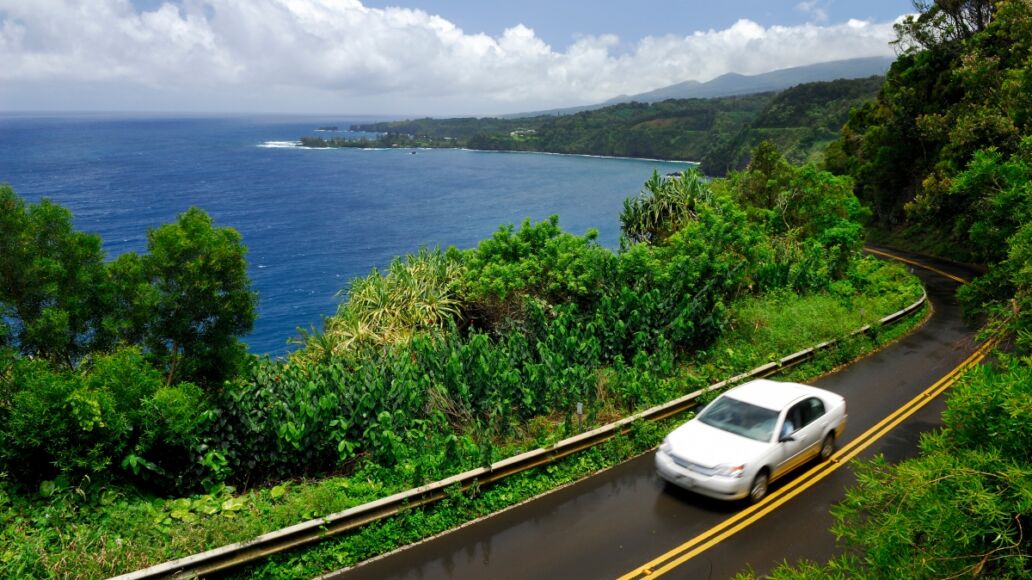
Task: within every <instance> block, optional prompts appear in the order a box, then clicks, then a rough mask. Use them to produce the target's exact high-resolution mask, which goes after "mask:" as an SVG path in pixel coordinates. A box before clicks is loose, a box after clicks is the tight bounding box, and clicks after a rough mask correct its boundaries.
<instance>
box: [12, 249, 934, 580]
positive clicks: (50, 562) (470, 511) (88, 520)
mask: <svg viewBox="0 0 1032 580" xmlns="http://www.w3.org/2000/svg"><path fill="white" fill-rule="evenodd" d="M867 264H868V267H870V268H873V269H875V270H876V271H877V274H875V275H874V276H873V277H872V279H873V280H876V281H875V282H874V284H873V286H872V288H871V292H870V293H869V296H868V297H866V298H860V297H859V296H856V297H854V300H861V301H859V302H854V303H852V304H848V303H845V302H843V301H842V300H840V299H839V298H838V297H837V296H835V295H833V294H829V293H821V294H814V295H811V296H808V297H803V298H800V297H796V296H793V295H792V294H790V293H778V294H775V295H771V296H769V297H753V298H749V299H746V300H744V301H742V303H741V304H740V305H738V306H735V307H733V308H732V312H731V317H732V320H733V325H732V327H731V328H730V329H729V331H728V333H727V334H726V335H725V336H724V337H723V338H721V340H720V341H719V342H718V343H715V344H714V345H713V346H712V347H711V348H709V349H707V351H706V352H703V353H699V354H698V355H697V356H696V357H694V358H693V360H692V362H691V363H690V364H687V365H685V366H683V367H681V368H680V369H677V370H675V374H674V375H672V376H670V377H667V378H665V379H663V380H664V381H665V382H668V383H670V384H671V385H672V387H671V388H678V389H679V388H680V387H679V386H678V384H679V383H681V382H685V383H687V384H690V385H694V386H701V385H702V384H704V383H710V382H714V381H716V380H719V379H723V378H726V377H727V376H729V375H731V374H734V373H736V372H740V371H743V370H747V369H749V368H753V367H755V366H757V365H759V364H762V363H766V362H769V361H770V360H772V359H774V358H777V357H780V356H781V355H783V354H786V353H788V352H794V351H796V350H799V349H800V348H802V347H805V346H810V345H812V344H814V343H816V342H820V341H823V340H827V339H830V338H835V337H839V336H842V335H844V334H846V333H848V332H850V331H852V330H854V329H856V328H858V327H859V326H861V325H863V324H865V323H869V322H871V320H872V319H874V318H876V317H878V316H881V315H883V314H885V313H887V311H888V310H893V309H895V308H897V307H898V305H899V304H900V302H901V301H904V302H910V301H912V300H913V298H914V297H915V293H917V294H919V293H920V285H919V283H918V282H917V281H916V280H915V279H914V278H912V277H910V276H908V275H907V274H906V273H905V271H904V270H903V269H902V268H899V267H896V266H891V265H884V264H882V263H879V262H874V261H870V262H868V263H867ZM861 310H865V311H866V312H867V313H868V314H867V315H866V316H861V315H860V312H861ZM919 320H920V317H915V318H913V319H911V320H910V321H908V322H907V323H904V324H901V325H899V326H897V327H893V328H892V329H890V330H887V331H885V332H883V333H879V334H878V335H877V337H876V339H875V340H873V341H872V340H868V339H866V338H861V339H857V340H855V341H848V342H846V343H844V344H843V345H841V347H839V348H837V349H834V350H832V351H829V352H826V353H825V354H824V355H822V356H821V357H820V358H818V359H816V360H814V361H812V362H810V363H807V364H806V365H803V366H802V367H800V368H798V369H793V370H792V373H793V374H792V375H791V378H792V379H793V380H805V379H807V378H811V377H813V376H816V375H818V374H821V373H823V372H826V371H827V370H829V369H831V368H834V367H836V366H839V365H841V364H843V363H844V362H847V361H849V360H852V359H853V358H855V357H857V356H859V355H860V354H862V353H863V352H865V351H868V350H870V349H871V348H877V346H878V345H881V344H885V343H887V342H889V341H891V340H893V339H894V338H895V337H896V336H897V335H898V334H900V333H904V332H907V331H908V329H909V328H911V327H912V326H913V325H916V324H917V323H918V322H919ZM767 341H770V342H767ZM607 376H610V375H607ZM694 386H693V387H692V388H694ZM605 418H606V417H604V416H601V415H600V417H599V421H602V420H605ZM685 419H686V417H684V416H682V417H677V418H673V419H669V420H667V421H666V422H662V423H659V424H655V425H654V424H649V423H642V424H637V425H635V428H634V429H633V430H632V432H631V434H630V435H629V436H628V437H622V438H618V439H616V440H614V441H611V442H609V443H607V444H605V445H603V446H601V447H599V448H594V449H592V450H590V451H587V452H585V453H582V454H578V455H576V456H573V457H571V458H568V459H566V460H564V461H562V462H559V463H556V464H553V465H549V466H547V467H542V468H537V469H534V470H531V471H528V472H525V473H523V474H520V475H517V476H515V477H513V478H510V479H507V480H504V481H503V482H502V483H500V484H498V485H495V486H492V487H490V488H486V489H484V488H481V489H476V490H471V491H469V492H467V493H457V492H456V493H455V494H454V495H453V496H452V497H451V498H450V499H448V500H446V501H444V502H442V503H441V504H438V505H435V506H432V507H428V508H419V509H414V510H411V511H407V512H404V513H403V514H401V515H399V516H397V517H394V518H391V519H389V520H384V521H382V522H378V523H375V524H372V525H370V526H366V527H363V528H361V529H360V530H357V531H356V532H354V533H352V534H347V535H344V536H342V537H340V538H336V539H333V540H330V541H327V542H324V543H322V544H319V545H318V546H316V547H313V548H311V549H308V550H305V551H303V552H297V553H290V554H283V555H279V556H275V557H273V558H270V559H269V560H268V562H266V563H262V564H259V565H258V566H257V567H255V568H253V569H249V570H246V571H243V572H241V575H242V576H245V577H264V578H295V577H311V576H314V575H317V574H320V573H323V572H326V571H329V570H333V569H336V568H339V567H342V566H346V565H349V564H353V563H356V562H359V561H361V560H363V559H365V558H368V557H372V556H375V555H378V554H382V553H384V552H386V551H389V550H391V549H393V548H396V547H399V546H402V545H405V544H407V543H411V542H414V541H418V540H419V539H422V538H425V537H428V536H430V535H433V534H435V533H439V532H442V531H445V530H447V529H449V528H451V527H454V526H456V525H459V524H461V523H464V522H467V521H469V520H471V519H473V518H476V517H480V516H483V515H486V514H488V513H491V512H493V511H497V510H499V509H502V508H505V507H508V506H511V505H515V504H517V503H519V502H521V501H524V500H526V499H529V498H531V497H534V496H536V495H539V494H541V493H544V492H546V491H548V490H550V489H553V488H554V487H556V486H559V485H563V484H565V483H569V482H571V481H575V480H577V479H580V478H582V477H586V476H589V475H591V474H592V473H595V472H596V471H597V470H599V469H603V468H605V467H609V466H612V465H615V464H617V463H619V462H621V461H624V460H626V459H628V458H630V457H633V456H634V455H636V454H638V453H641V452H643V451H645V450H647V449H650V448H651V447H653V446H655V445H656V444H657V443H658V442H659V440H660V439H661V438H662V437H663V436H664V435H665V434H666V433H667V432H668V431H669V430H670V429H671V428H672V427H673V425H675V424H676V423H678V422H680V421H684V420H685ZM585 428H587V427H585ZM567 429H570V430H569V431H568V430H567ZM575 429H576V428H575V426H574V425H573V424H569V425H564V424H563V423H561V422H560V421H559V420H558V418H542V419H539V420H534V421H531V422H529V423H528V424H527V425H525V426H521V428H520V430H521V433H520V434H519V435H518V436H515V437H513V438H512V439H509V440H505V441H502V442H500V443H499V448H498V449H497V453H498V455H499V456H509V455H514V454H516V453H519V452H521V451H524V450H526V449H527V448H528V447H535V446H541V445H547V444H550V443H554V442H555V441H558V440H559V439H561V438H563V437H565V436H568V435H570V434H572V433H574V432H575ZM435 460H436V459H435V458H432V457H431V458H426V459H425V460H424V461H425V462H426V463H427V464H429V463H432V462H433V461H435ZM417 469H418V467H415V468H414V467H413V466H412V465H411V464H409V465H405V464H397V465H395V466H393V467H390V468H387V467H383V466H379V465H377V464H375V463H372V462H365V463H362V464H361V465H359V466H358V467H357V468H356V469H355V471H354V472H353V473H351V474H350V475H348V476H344V477H329V478H322V479H297V480H291V481H287V482H283V483H280V484H279V485H276V486H271V487H256V488H252V489H250V490H248V491H246V492H243V493H239V494H238V493H236V490H235V489H234V488H233V487H230V486H215V487H213V488H211V489H210V491H209V492H207V493H203V494H197V495H192V496H190V497H184V498H175V499H173V498H170V499H156V498H146V497H137V496H136V495H135V494H133V493H132V492H131V491H129V490H126V489H118V488H110V487H102V486H97V485H94V484H93V483H92V482H88V481H82V482H78V484H77V485H75V484H71V483H69V481H68V480H67V479H64V478H59V479H58V480H57V481H54V482H52V483H50V484H47V485H46V486H44V487H42V488H41V489H40V492H39V497H31V496H23V495H7V496H3V497H2V498H0V506H2V507H0V514H2V515H3V519H4V521H6V522H9V524H8V525H7V527H6V528H5V537H6V538H7V540H6V543H7V545H8V546H9V548H10V551H9V553H8V555H6V556H5V560H4V561H5V567H4V568H3V570H4V573H5V574H7V575H13V576H23V577H24V576H36V577H54V576H66V575H80V576H87V577H103V576H110V575H112V574H116V573H120V572H124V571H127V570H133V569H139V568H142V567H145V566H147V565H151V564H154V563H157V562H161V561H165V560H169V559H172V558H176V557H180V556H182V555H184V554H188V553H195V552H198V551H200V550H203V549H208V548H212V547H216V546H221V545H225V544H228V543H232V542H236V541H242V540H247V539H250V538H253V537H255V536H257V535H260V534H262V533H266V532H269V531H273V530H276V529H279V528H282V527H285V526H288V525H292V524H295V523H298V522H300V521H304V520H308V519H312V518H316V517H319V516H321V515H326V514H330V513H335V512H338V511H341V510H344V509H347V508H350V507H354V506H356V505H360V504H362V503H365V502H368V501H372V500H374V499H377V498H380V497H384V496H386V495H389V494H392V493H395V492H398V491H402V490H405V489H407V488H408V487H409V486H410V484H411V475H412V472H413V471H415V470H417ZM80 492H81V493H82V494H83V495H80ZM41 522H46V525H42V524H41Z"/></svg>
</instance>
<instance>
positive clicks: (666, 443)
mask: <svg viewBox="0 0 1032 580" xmlns="http://www.w3.org/2000/svg"><path fill="white" fill-rule="evenodd" d="M673 448H674V446H673V445H671V444H670V440H669V439H663V442H662V443H660V444H659V450H660V451H662V452H663V453H666V454H667V455H670V452H671V451H672V450H673Z"/></svg>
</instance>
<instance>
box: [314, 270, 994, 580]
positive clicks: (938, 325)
mask: <svg viewBox="0 0 1032 580" xmlns="http://www.w3.org/2000/svg"><path fill="white" fill-rule="evenodd" d="M894 252H895V250H894ZM898 253H899V254H900V255H903V256H906V254H905V253H901V252H898ZM912 259H914V260H920V261H921V262H924V263H927V264H931V265H933V266H934V267H936V268H938V269H940V270H942V271H945V272H950V273H953V274H955V275H958V276H963V277H966V278H967V277H970V276H971V272H968V271H964V270H962V269H961V268H960V267H958V266H955V265H951V264H944V263H940V262H936V261H934V260H930V259H928V258H923V257H921V258H916V257H912ZM915 274H917V275H918V276H919V277H920V278H921V279H922V281H923V282H924V283H925V286H926V288H927V291H928V297H929V299H930V301H931V303H932V307H933V314H932V316H931V318H930V319H929V320H928V322H927V323H926V324H925V325H924V326H922V327H921V328H920V329H918V330H917V331H915V332H914V333H912V334H910V335H909V336H907V337H906V338H904V339H903V340H901V341H899V342H897V343H895V344H893V345H892V346H890V347H888V348H886V349H885V350H883V351H881V352H879V353H876V354H874V355H872V356H870V357H867V358H865V359H863V360H861V361H859V362H857V363H855V364H853V365H850V366H849V367H847V368H845V369H843V370H842V371H840V372H837V373H835V374H833V375H829V376H826V377H824V378H821V379H819V380H817V381H814V384H815V385H817V386H820V387H822V388H825V389H828V390H831V391H834V392H837V393H840V394H842V395H843V396H844V397H845V398H846V400H847V402H848V405H849V422H848V425H847V427H846V432H845V433H844V434H843V436H842V438H841V440H840V441H839V447H840V448H842V447H847V446H849V445H850V442H851V440H854V439H856V438H857V437H858V436H860V435H861V434H862V433H865V432H866V431H867V430H868V429H869V428H871V427H872V426H875V425H876V424H878V423H879V422H880V421H882V420H883V419H884V418H886V417H888V416H889V415H890V414H892V413H893V412H895V411H896V410H897V409H900V408H901V407H902V406H904V405H905V404H906V403H907V402H908V401H910V400H911V399H913V398H914V397H915V396H917V395H919V394H921V393H922V392H923V391H925V390H926V389H928V388H929V387H931V386H933V385H934V384H936V382H937V381H939V380H940V379H941V378H942V377H943V376H944V375H947V374H948V373H950V371H951V370H953V369H954V368H955V367H957V366H958V365H959V364H961V363H962V362H963V361H964V360H965V359H968V358H969V356H970V355H971V354H972V353H973V352H974V351H975V349H976V348H977V344H976V343H975V338H974V329H973V328H971V327H969V326H968V325H966V324H965V323H964V321H963V320H962V318H961V312H960V308H959V306H958V305H957V304H956V301H955V300H954V298H953V295H954V291H955V290H956V288H957V282H955V281H953V280H950V279H947V278H946V277H944V276H942V275H940V274H936V273H932V272H929V271H925V270H921V269H915ZM943 406H944V405H943V397H942V396H941V395H939V396H936V397H935V398H934V399H933V400H931V401H930V403H929V404H927V405H926V406H924V407H923V408H921V409H920V410H919V411H917V412H916V413H913V414H912V415H909V416H907V418H906V419H905V420H904V421H903V422H902V423H900V424H899V425H898V426H896V427H895V428H893V429H891V430H889V431H888V432H887V433H886V434H885V436H883V437H881V438H879V439H877V440H876V441H874V442H873V443H872V444H871V445H870V446H869V447H867V448H865V449H864V450H863V451H862V452H861V453H860V455H859V456H860V457H861V458H863V457H870V456H872V455H874V454H877V453H884V454H885V456H886V458H887V459H889V461H898V460H900V459H902V458H905V457H910V456H913V455H916V453H917V441H918V437H919V436H920V434H921V433H922V432H925V431H928V430H930V429H933V428H935V427H937V426H938V425H939V424H940V415H941V413H942V410H943ZM858 442H859V441H857V443H858ZM843 451H845V450H843ZM819 469H821V468H815V469H814V470H813V471H808V470H800V471H798V472H797V473H796V474H794V475H792V476H788V477H787V478H783V479H782V480H779V481H778V482H776V483H775V484H774V485H773V486H772V487H771V496H770V497H768V500H773V499H775V497H774V496H776V495H777V492H778V490H779V489H780V488H782V487H785V488H795V487H806V489H805V492H804V493H801V494H800V495H798V496H797V497H793V498H792V499H789V500H788V501H786V502H785V503H784V504H783V505H780V506H779V507H776V508H773V509H771V510H769V513H766V514H760V515H757V516H753V517H752V518H749V519H748V520H747V521H748V525H746V526H745V527H744V528H743V529H741V530H740V531H738V532H737V533H734V534H733V535H730V536H729V537H727V538H724V539H722V540H721V541H719V542H718V543H715V545H713V546H712V547H708V548H707V547H706V546H702V547H701V548H698V549H697V550H695V552H698V553H697V554H694V552H693V553H689V552H688V551H687V549H681V550H680V551H678V550H679V547H682V546H684V545H685V544H686V542H690V541H691V540H692V539H693V538H698V537H699V536H700V534H705V533H706V532H707V531H709V530H711V529H712V528H714V526H720V525H722V524H723V525H727V523H728V521H733V520H734V519H736V517H738V518H741V517H743V515H744V514H742V513H740V512H742V511H743V505H742V504H725V503H722V502H718V501H713V500H707V499H705V498H702V497H700V496H696V495H693V494H691V493H689V492H683V491H681V490H679V489H677V488H672V487H667V486H665V485H664V484H663V482H662V481H661V480H659V478H658V477H657V476H656V474H655V470H654V468H653V457H652V453H648V454H646V455H644V456H641V457H638V458H636V459H634V460H631V461H629V462H627V463H624V464H621V465H619V466H617V467H615V468H613V469H610V470H608V471H605V472H603V473H601V474H599V475H597V476H595V477H591V478H588V479H586V480H583V481H581V482H579V483H576V484H574V485H571V486H569V487H566V488H563V489H561V490H558V491H556V492H553V493H551V494H548V495H546V496H544V497H541V498H539V499H536V500H534V501H531V502H528V503H526V504H523V505H521V506H517V507H515V508H513V509H510V510H508V511H505V512H502V513H500V514H496V515H494V516H491V517H488V518H486V519H483V520H481V521H479V522H476V523H475V524H472V525H469V526H466V527H464V528H461V529H459V530H456V531H453V532H450V533H447V534H443V535H441V536H439V537H437V538H434V539H432V540H429V541H427V542H424V543H422V544H417V545H415V546H412V547H409V548H406V549H403V550H400V551H398V552H396V553H393V554H390V555H388V556H385V557H383V558H381V559H378V560H374V561H371V562H368V563H366V564H363V565H359V566H358V567H355V568H352V569H349V570H345V571H342V572H340V573H337V574H334V575H332V576H331V577H333V578H341V579H343V580H359V579H367V578H368V579H386V578H397V579H418V580H431V579H437V578H492V579H505V578H514V579H516V578H519V579H525V578H541V579H543V578H555V577H563V578H616V577H620V576H623V575H628V576H629V577H647V576H648V575H649V574H650V573H651V572H653V571H654V570H658V568H656V567H657V566H663V565H665V564H667V563H670V562H672V561H673V562H674V563H675V564H676V566H675V567H672V568H671V569H669V570H667V571H668V572H669V574H668V577H671V578H728V577H730V576H733V575H735V574H736V573H738V572H740V571H742V570H745V569H746V568H750V567H751V568H752V569H753V570H754V571H756V572H757V573H760V574H762V573H764V572H766V571H768V570H770V569H771V568H773V567H774V566H776V565H777V564H779V563H780V562H782V561H784V560H788V561H789V562H794V561H797V560H799V559H801V558H808V559H812V560H817V561H820V562H824V561H826V560H827V559H828V558H829V557H830V556H832V555H833V554H835V553H836V546H835V539H834V536H833V535H832V534H831V533H830V532H829V531H828V530H829V528H830V527H831V524H832V521H833V520H832V517H831V515H830V514H829V508H830V507H831V506H832V505H833V504H835V503H836V502H838V501H840V500H841V499H842V498H843V494H844V488H845V487H846V486H849V485H851V484H852V483H853V481H854V478H853V474H852V470H851V469H850V468H849V467H845V468H842V469H835V470H833V471H830V470H829V471H830V473H828V474H827V476H826V477H824V478H823V479H821V480H820V481H815V482H810V481H807V480H808V479H811V478H812V474H813V473H814V472H815V471H817V470H819ZM813 479H815V478H813ZM785 491H786V492H787V491H788V489H786V490H785ZM782 495H784V494H782ZM765 505H766V502H765ZM761 516H762V517H761ZM671 551H674V552H673V554H674V555H673V556H671V557H670V558H669V559H668V560H666V561H664V562H655V560H656V559H657V558H660V557H661V556H663V555H664V554H668V553H670V552H671ZM685 555H687V556H690V557H687V556H685ZM680 559H683V560H684V561H683V562H680V561H678V560H680ZM650 562H651V563H652V564H650ZM660 571H661V570H660Z"/></svg>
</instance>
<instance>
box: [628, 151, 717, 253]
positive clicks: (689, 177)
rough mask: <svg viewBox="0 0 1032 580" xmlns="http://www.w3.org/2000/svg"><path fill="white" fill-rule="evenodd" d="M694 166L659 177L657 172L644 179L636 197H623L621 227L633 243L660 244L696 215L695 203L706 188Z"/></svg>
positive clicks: (705, 191) (701, 196)
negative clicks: (678, 172)
mask: <svg viewBox="0 0 1032 580" xmlns="http://www.w3.org/2000/svg"><path fill="white" fill-rule="evenodd" d="M703 179H704V178H703V177H702V174H701V173H699V171H698V170H697V169H695V168H692V169H689V170H688V171H684V172H682V173H681V174H679V175H677V176H672V177H664V176H660V175H659V172H658V171H653V172H652V177H650V178H649V180H648V181H646V182H645V185H644V187H643V188H642V191H641V193H640V194H639V195H638V196H637V197H629V198H627V199H625V200H624V208H623V212H622V213H621V214H620V227H621V229H622V231H623V235H624V237H625V238H626V239H627V240H629V241H630V242H632V243H637V242H646V243H650V244H662V243H663V242H665V241H666V240H667V238H669V237H670V236H671V235H673V234H674V233H675V232H677V231H678V230H680V229H681V228H682V227H684V225H685V224H686V223H688V221H689V220H692V219H694V218H695V215H696V214H695V204H696V203H698V201H699V200H700V198H706V197H708V195H709V191H708V190H707V188H706V185H705V183H704V181H703Z"/></svg>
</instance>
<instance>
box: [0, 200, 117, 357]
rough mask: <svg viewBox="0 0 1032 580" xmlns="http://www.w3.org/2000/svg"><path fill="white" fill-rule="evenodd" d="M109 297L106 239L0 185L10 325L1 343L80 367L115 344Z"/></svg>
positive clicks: (4, 310)
mask: <svg viewBox="0 0 1032 580" xmlns="http://www.w3.org/2000/svg"><path fill="white" fill-rule="evenodd" d="M108 298H109V286H108V284H107V277H106V274H105V269H104V253H103V251H102V250H101V246H100V238H99V237H98V236H95V235H91V234H85V233H82V232H77V231H75V230H74V229H73V227H72V215H71V212H69V211H68V210H67V209H65V208H63V207H61V206H59V205H57V204H54V203H52V202H50V201H49V200H46V199H44V200H43V201H41V202H39V203H36V204H26V203H25V202H24V201H23V200H22V199H21V198H20V197H18V195H17V194H15V193H14V191H13V190H12V189H11V188H10V187H9V186H6V185H3V186H0V319H2V320H4V323H3V324H4V326H7V325H8V321H9V322H10V323H11V324H10V327H9V328H7V330H6V331H5V332H0V344H2V343H3V342H4V341H5V340H13V341H14V344H16V345H17V346H18V348H19V349H20V350H21V352H22V353H24V354H28V355H32V356H35V357H39V358H44V359H46V360H48V361H50V362H52V363H55V364H61V365H64V366H68V367H71V366H74V365H76V364H77V363H78V361H79V360H80V358H81V357H82V356H83V355H84V354H85V353H87V352H89V351H90V350H91V349H92V348H95V347H98V346H100V345H103V344H106V343H107V342H108V341H109V339H110V335H109V333H107V332H106V331H105V314H106V313H107V312H108V308H107V307H106V302H107V300H108ZM5 337H6V338H5Z"/></svg>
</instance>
